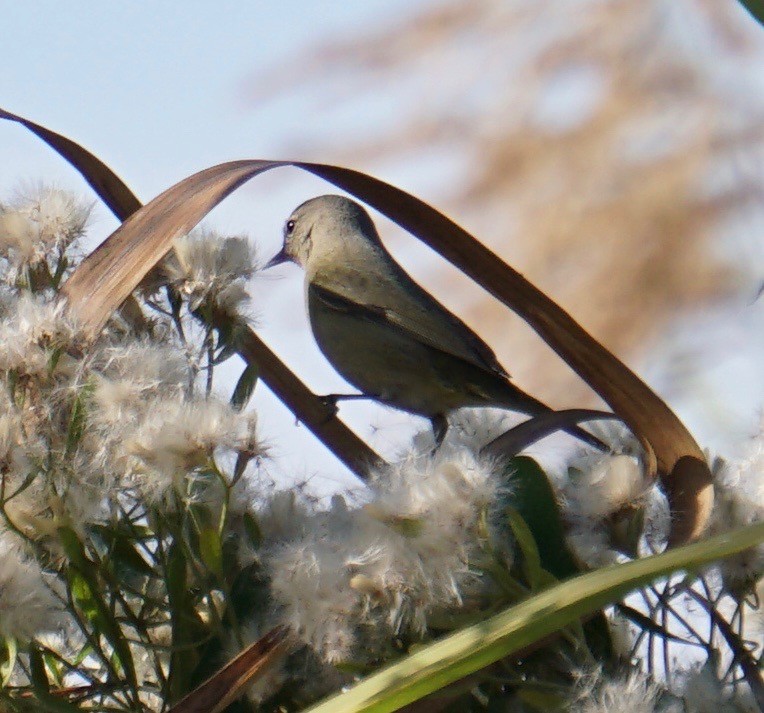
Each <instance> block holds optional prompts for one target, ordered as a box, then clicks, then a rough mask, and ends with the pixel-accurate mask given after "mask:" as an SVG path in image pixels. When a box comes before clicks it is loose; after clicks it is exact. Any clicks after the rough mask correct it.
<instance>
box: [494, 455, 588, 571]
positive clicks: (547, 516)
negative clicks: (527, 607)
mask: <svg viewBox="0 0 764 713" xmlns="http://www.w3.org/2000/svg"><path fill="white" fill-rule="evenodd" d="M507 472H508V473H509V474H511V481H510V482H511V486H512V495H511V500H512V505H513V506H514V508H515V509H516V510H517V511H518V512H519V513H520V516H521V517H522V519H523V520H524V521H525V524H526V525H527V527H528V529H529V530H530V532H531V535H532V536H533V541H534V542H535V543H536V548H537V549H538V555H539V560H540V564H541V567H542V568H543V569H545V570H546V571H547V572H550V573H551V574H552V575H554V576H555V577H556V578H557V579H567V578H568V577H571V576H573V575H575V574H578V573H579V571H580V570H579V568H578V566H577V564H576V561H575V559H574V557H573V555H572V554H571V552H570V550H569V549H568V544H567V542H566V540H565V530H564V528H563V525H562V514H561V512H560V507H559V505H558V504H557V498H556V497H555V495H554V491H553V490H552V486H551V485H550V484H549V479H548V478H547V476H546V474H545V473H544V471H543V470H541V468H540V467H539V466H538V464H537V463H536V461H534V460H532V459H531V458H528V457H526V456H520V457H518V458H513V459H512V461H511V462H510V464H509V467H508V469H507Z"/></svg>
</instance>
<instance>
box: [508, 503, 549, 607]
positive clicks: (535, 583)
mask: <svg viewBox="0 0 764 713" xmlns="http://www.w3.org/2000/svg"><path fill="white" fill-rule="evenodd" d="M506 512H507V517H508V518H509V526H510V527H511V528H512V534H513V535H514V536H515V540H516V541H517V544H518V546H519V547H520V552H521V553H522V555H523V571H524V573H525V577H526V579H527V580H528V585H529V586H530V588H531V591H533V592H536V591H538V590H539V589H541V587H542V586H543V585H544V584H545V583H548V578H545V577H544V571H543V569H542V567H541V556H540V555H539V551H538V547H536V541H535V540H534V539H533V533H532V532H531V529H530V528H529V527H528V524H527V523H526V522H525V520H523V517H522V515H520V513H519V512H518V511H517V510H515V508H512V507H508V508H507V510H506ZM545 579H546V582H545Z"/></svg>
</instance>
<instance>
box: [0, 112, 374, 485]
mask: <svg viewBox="0 0 764 713" xmlns="http://www.w3.org/2000/svg"><path fill="white" fill-rule="evenodd" d="M0 118H2V119H7V120H9V121H15V122H17V123H19V124H21V125H22V126H25V127H26V128H27V129H29V130H30V131H31V132H32V133H34V134H36V135H37V136H38V137H39V138H41V139H42V140H43V141H45V142H46V143H47V144H48V145H49V146H50V147H51V148H53V149H54V150H55V151H57V152H58V153H59V154H60V155H61V156H63V157H64V158H65V159H66V160H67V161H69V163H70V164H71V165H72V166H73V167H74V168H75V169H77V171H79V173H80V174H81V175H82V176H83V177H84V178H85V180H86V181H87V182H88V183H89V184H90V186H91V187H92V188H93V190H94V191H95V192H96V194H97V195H98V196H99V197H100V198H101V200H103V201H104V203H106V205H107V206H108V207H109V208H110V210H111V211H112V212H113V213H114V215H115V216H116V217H117V218H119V219H120V220H126V219H127V218H128V217H130V216H131V215H132V214H133V213H135V212H136V211H138V210H139V209H140V208H141V205H142V204H141V202H140V201H139V200H138V198H137V197H136V196H135V195H134V194H133V193H132V191H131V190H130V189H129V188H128V187H127V185H126V184H125V182H124V181H122V179H121V178H119V176H117V174H116V173H114V171H112V169H111V168H109V166H107V165H106V164H105V163H103V161H101V160H100V159H98V158H97V157H96V156H94V155H93V154H92V153H90V152H89V151H88V150H87V149H85V148H83V147H82V146H80V145H79V144H77V143H75V142H74V141H72V140H71V139H68V138H66V137H65V136H61V135H60V134H57V133H55V132H54V131H51V130H49V129H47V128H45V127H44V126H41V125H39V124H36V123H34V122H32V121H29V120H28V119H25V118H24V117H21V116H17V115H16V114H11V113H10V112H7V111H4V110H2V109H0ZM151 267H153V265H150V266H149V269H150V268H151ZM122 305H123V307H122V313H123V316H125V317H126V318H127V319H128V320H129V322H130V323H131V324H134V325H136V326H137V327H139V328H140V327H142V325H143V324H144V318H143V315H142V313H141V310H140V307H139V306H138V304H137V302H135V300H133V299H132V298H131V297H127V298H126V301H125V302H123V303H122ZM226 319H227V318H226ZM215 326H220V323H218V324H217V325H215ZM241 327H242V328H241V329H240V330H239V338H238V344H237V352H238V354H239V355H240V356H241V357H242V359H244V361H246V362H247V363H252V362H253V361H254V362H255V363H256V364H257V366H258V370H259V373H260V375H261V378H262V380H263V381H264V382H265V384H266V385H267V386H268V388H270V389H271V391H273V392H274V394H275V395H276V396H277V397H278V398H279V399H280V400H281V401H282V403H284V405H285V406H286V407H287V408H288V409H289V410H290V411H291V412H292V413H293V414H295V416H296V417H297V418H298V419H299V420H300V421H301V422H302V423H304V424H305V425H306V426H307V427H308V428H309V429H310V431H311V432H312V433H313V434H314V435H315V436H316V437H317V438H318V439H319V440H320V441H321V442H322V443H323V444H324V445H325V446H326V447H327V448H328V449H329V450H330V451H331V452H332V453H334V455H335V456H337V458H339V460H340V461H342V462H343V463H344V464H345V465H346V466H347V467H348V468H349V469H350V470H351V471H353V472H354V473H355V474H356V475H358V476H359V477H360V478H365V477H366V475H367V473H368V471H369V468H370V467H379V466H381V465H382V464H383V463H384V461H383V460H382V459H381V458H380V457H379V456H378V455H377V454H376V453H375V452H374V451H373V450H372V449H371V448H369V446H368V445H367V444H366V443H365V442H364V441H363V440H361V439H360V438H358V436H356V434H355V433H353V431H351V430H350V429H349V428H348V427H347V426H346V425H345V424H344V423H343V422H342V421H341V420H340V419H339V418H337V417H336V414H334V413H333V412H332V411H331V410H330V409H328V408H327V407H326V405H325V404H324V403H323V402H322V401H321V400H320V399H319V398H317V397H316V396H315V395H314V394H313V393H312V392H311V391H310V389H308V388H307V387H306V386H305V384H303V383H302V381H300V379H298V378H297V376H295V374H294V373H293V372H292V371H291V370H290V369H289V368H287V367H286V365H285V364H284V363H283V362H282V361H281V360H280V359H279V358H278V357H277V356H276V355H275V354H274V353H273V351H271V350H270V349H269V348H268V346H267V345H266V344H265V343H264V342H263V341H262V339H260V338H259V337H258V336H257V335H256V334H255V333H254V332H253V331H252V329H251V328H250V327H249V326H247V325H241Z"/></svg>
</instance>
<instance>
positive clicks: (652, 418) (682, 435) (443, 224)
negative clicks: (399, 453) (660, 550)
mask: <svg viewBox="0 0 764 713" xmlns="http://www.w3.org/2000/svg"><path fill="white" fill-rule="evenodd" d="M5 118H12V119H13V120H16V121H18V120H19V118H17V117H15V116H13V115H6V116H5ZM21 123H24V124H25V125H27V123H26V122H25V120H21ZM34 126H35V127H37V125H34ZM40 128H42V127H40ZM46 131H47V130H46ZM60 138H62V139H63V137H60ZM46 140H48V139H47V138H46ZM67 141H68V140H67ZM70 148H71V147H70ZM286 165H293V166H297V167H299V168H302V169H304V170H306V171H309V172H311V173H313V174H315V175H317V176H320V177H322V178H325V179H326V180H328V181H330V182H331V183H334V184H335V185H336V186H339V187H340V188H343V189H345V190H347V191H348V192H350V193H352V194H353V195H355V196H356V197H358V198H360V199H361V200H364V201H366V202H367V203H369V204H370V205H371V206H373V207H374V208H376V209H377V210H379V211H380V212H382V213H383V214H385V215H386V216H387V217H389V218H390V219H392V220H394V221H395V222H397V223H398V224H399V225H401V226H402V227H403V228H405V229H406V230H408V231H409V232H411V233H413V234H414V235H416V236H417V237H418V238H419V239H421V240H422V241H423V242H425V243H427V244H428V245H429V246H430V247H432V248H433V249H435V250H437V251H438V252H439V253H440V254H441V255H442V256H443V257H445V258H446V259H447V260H449V261H450V262H452V263H453V264H454V265H455V266H456V267H458V268H459V269H460V270H462V271H463V272H464V273H465V274H467V275H469V276H470V277H471V278H472V279H473V280H475V281H476V282H477V283H478V284H479V285H481V286H482V287H484V288H485V289H486V290H487V291H488V292H490V293H491V294H492V295H494V296H495V297H496V298H497V299H499V300H501V301H502V302H503V303H504V304H506V305H507V306H508V307H510V308H511V309H513V310H514V311H515V312H517V314H519V315H520V316H521V317H523V319H525V320H526V321H527V322H528V323H529V324H530V325H531V326H532V327H533V328H534V329H535V330H536V332H538V334H539V335H540V336H541V337H542V338H543V339H544V340H545V341H546V342H547V344H549V345H550V346H551V347H552V348H553V349H554V350H555V351H556V352H557V353H558V354H559V355H560V356H561V357H562V358H563V359H564V360H565V361H566V362H567V363H568V364H569V365H570V366H571V367H572V368H573V369H574V370H575V371H576V372H577V373H578V374H579V375H580V376H581V377H582V378H583V379H584V380H585V381H586V382H587V383H588V384H589V385H590V386H591V387H592V388H593V389H594V390H595V391H596V392H597V393H598V394H599V395H600V396H601V397H602V398H603V399H604V400H605V401H606V402H607V403H608V404H609V405H610V406H611V407H612V408H613V410H614V411H615V412H616V414H618V415H619V416H620V417H621V418H622V419H623V420H624V422H625V423H626V424H627V425H628V426H629V428H631V430H632V431H633V432H634V433H635V434H636V435H637V437H638V438H639V439H640V440H645V441H647V442H648V443H649V444H650V445H651V446H652V448H653V451H654V453H655V457H656V460H657V464H658V468H659V471H660V473H661V476H662V479H663V482H664V485H665V487H666V491H667V494H668V496H669V498H670V502H671V507H672V511H673V514H674V517H673V521H672V531H671V534H670V542H671V544H679V543H681V542H686V541H689V540H692V539H694V538H696V537H698V536H699V535H700V534H701V533H702V532H703V530H704V529H705V526H706V524H707V522H708V518H709V517H710V513H711V508H712V506H713V487H712V479H711V473H710V470H709V469H708V466H707V465H706V463H705V460H704V458H703V453H702V451H701V449H700V447H699V446H698V444H697V443H696V442H695V440H694V439H693V438H692V436H691V435H690V433H689V432H688V431H687V429H686V428H685V427H684V425H683V424H682V422H681V421H680V420H679V419H678V418H677V417H676V415H675V414H674V413H673V412H672V411H671V409H670V408H669V407H668V406H667V405H666V403H665V402H664V401H663V400H662V399H661V398H660V397H659V396H658V395H657V394H655V393H654V392H653V391H652V390H651V389H650V388H649V387H648V386H647V385H646V384H645V383H644V382H643V381H642V380H641V379H640V378H639V377H638V376H637V375H636V374H635V373H634V372H632V371H631V370H630V369H628V367H626V366H625V365H624V364H623V363H622V362H621V361H620V360H619V359H618V358H617V357H616V356H615V355H613V354H612V353H611V352H610V351H608V350H607V349H606V348H605V347H604V346H603V345H602V344H600V343H599V342H598V341H597V340H596V339H594V338H593V337H592V336H591V335H590V334H588V332H586V331H585V330H584V329H583V328H582V327H581V326H580V325H579V324H578V323H577V322H576V321H575V320H574V319H573V318H572V317H571V316H570V315H569V314H568V313H567V312H565V310H563V309H562V308H561V307H560V306H559V305H557V304H556V303H555V302H554V301H553V300H551V299H550V298H549V297H548V296H547V295H546V294H544V293H543V292H542V291H541V290H539V289H538V288H536V287H535V286H534V285H532V284H531V283H530V282H528V280H526V279H525V278H524V277H523V276H522V275H520V274H519V273H518V272H517V271H515V270H513V269H512V268H511V267H509V265H507V264H506V263H504V262H503V261H502V260H501V259H500V258H499V257H498V256H497V255H496V254H494V253H493V252H492V251H491V250H489V249H488V248H486V247H485V246H484V245H482V244H481V243H480V242H478V241H477V240H476V239H475V238H474V237H473V236H471V235H470V234H469V233H467V232H466V231H465V230H464V229H463V228H461V227H459V226H458V225H457V224H456V223H454V222H453V221H452V220H450V219H449V218H447V217H446V216H445V215H443V214H442V213H440V212H439V211H437V210H435V209H434V208H432V207H431V206H429V205H427V204H426V203H424V202H423V201H421V200H419V199H418V198H415V197H414V196H412V195H410V194H409V193H406V192H405V191H403V190H401V189H399V188H395V187H394V186H391V185H389V184H387V183H385V182H384V181H380V180H379V179H376V178H373V177H372V176H369V175H367V174H364V173H361V172H359V171H354V170H351V169H346V168H341V167H338V166H329V165H325V164H315V163H304V162H285V161H257V160H252V161H233V162H230V163H225V164H220V165H218V166H213V167H212V168H208V169H205V170H203V171H200V172H199V173H197V174H194V175H193V176H190V177H188V178H186V179H184V180H183V181H181V182H180V183H178V184H176V185H175V186H173V187H172V188H170V189H168V190H167V191H165V192H164V193H162V194H161V195H160V196H158V197H157V198H155V199H154V200H153V201H151V203H149V204H148V205H147V206H144V207H143V208H142V209H140V210H139V211H138V212H137V213H135V214H134V215H133V216H131V217H130V218H129V219H128V220H127V221H126V222H125V223H124V224H123V225H122V226H121V227H120V228H118V229H117V231H116V232H115V233H114V234H112V236H111V237H110V238H109V239H108V240H107V241H105V242H104V243H103V244H102V245H101V246H100V247H99V248H98V249H97V250H95V251H94V252H93V253H92V254H91V255H90V256H89V257H88V258H87V259H86V260H85V261H84V262H83V263H82V264H81V265H80V267H79V268H78V269H77V271H76V272H75V274H74V275H73V276H72V278H71V279H70V280H69V281H68V282H67V284H66V285H65V286H64V292H65V293H66V295H67V297H68V298H69V300H70V303H72V304H76V305H77V309H78V313H79V314H80V317H81V318H83V319H84V321H85V322H86V325H87V326H89V327H90V329H91V330H92V331H93V332H94V333H97V331H98V330H99V329H100V327H101V326H102V325H103V324H104V323H105V321H106V319H108V316H109V315H110V314H111V313H112V312H113V311H114V309H116V308H117V307H118V306H119V305H120V304H121V303H122V302H123V301H124V300H125V299H126V298H127V297H128V295H129V294H130V293H131V292H132V290H133V289H134V288H135V287H136V286H137V284H138V283H139V282H140V280H141V279H142V278H143V277H144V276H145V274H146V273H147V272H148V270H149V269H151V267H153V265H154V264H156V262H158V261H159V260H160V259H161V257H162V256H163V255H164V254H165V253H166V252H167V251H168V250H169V248H170V245H171V243H172V241H173V240H174V239H175V238H176V237H177V236H179V235H182V234H183V233H186V232H188V231H189V230H190V229H191V228H193V227H194V226H195V225H196V224H197V223H198V222H199V221H200V220H201V219H202V218H203V217H204V216H205V215H206V214H207V213H208V212H209V211H210V210H212V208H214V207H215V206H216V205H217V204H218V203H219V202H220V201H221V200H223V198H225V197H226V196H227V195H228V194H229V193H231V192H232V191H233V190H235V189H236V188H237V187H238V186H240V185H241V184H242V183H244V182H245V181H247V180H249V179H250V178H252V177H254V176H256V175H257V174H259V173H262V172H263V171H266V170H270V169H271V168H276V167H280V166H286ZM680 461H681V466H680Z"/></svg>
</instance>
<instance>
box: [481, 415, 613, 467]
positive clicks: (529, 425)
mask: <svg viewBox="0 0 764 713" xmlns="http://www.w3.org/2000/svg"><path fill="white" fill-rule="evenodd" d="M601 419H616V420H618V416H615V415H614V414H612V413H609V412H608V411H597V410H594V409H566V410H563V411H549V412H547V413H542V414H539V415H538V416H534V417H533V418H529V419H528V420H527V421H523V423H520V424H518V425H517V426H513V427H512V428H510V429H509V430H508V431H505V432H504V433H502V434H501V435H500V436H497V437H496V438H494V439H493V440H492V441H491V442H490V443H488V444H486V445H485V446H483V448H481V449H480V454H481V455H492V456H497V457H501V458H513V457H514V456H516V455H517V454H518V453H520V451H522V450H524V449H525V448H527V447H528V446H530V445H532V444H533V443H535V442H536V441H540V440H541V439H542V438H546V436H550V435H551V434H553V433H555V432H557V431H562V430H567V429H569V428H570V427H572V426H577V425H578V424H580V423H583V422H585V421H598V420H601Z"/></svg>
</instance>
